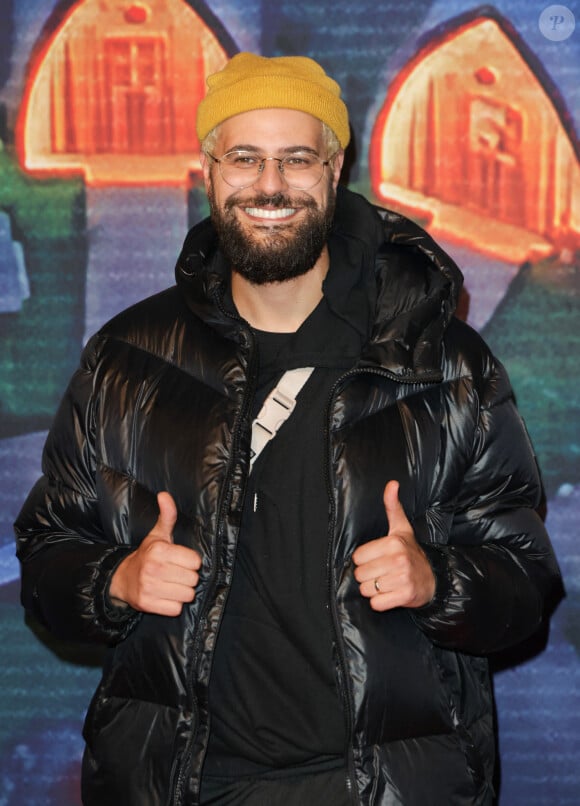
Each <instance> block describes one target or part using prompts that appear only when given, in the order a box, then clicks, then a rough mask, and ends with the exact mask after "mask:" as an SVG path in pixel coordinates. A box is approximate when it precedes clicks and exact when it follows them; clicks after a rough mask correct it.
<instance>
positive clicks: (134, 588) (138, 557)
mask: <svg viewBox="0 0 580 806" xmlns="http://www.w3.org/2000/svg"><path fill="white" fill-rule="evenodd" d="M157 503H158V504H159V517H158V518H157V523H156V524H155V526H154V527H153V529H152V530H151V531H150V532H149V534H148V535H147V537H145V538H144V540H143V541H142V543H141V545H140V546H139V548H137V549H136V550H135V551H134V552H133V553H132V554H129V556H128V557H126V558H125V559H124V560H123V562H122V563H121V564H120V565H119V566H118V568H117V569H116V571H115V573H114V574H113V577H112V579H111V584H110V587H109V595H110V597H111V599H112V601H113V602H114V603H115V604H120V605H124V604H129V605H131V607H133V608H134V609H135V610H141V611H142V612H144V613H156V614H157V615H159V616H178V615H179V614H180V613H181V610H182V607H183V605H184V603H185V602H192V601H193V599H194V597H195V587H196V585H197V583H198V581H199V574H198V571H199V569H200V568H201V557H200V556H199V554H198V553H197V551H194V550H193V549H190V548H187V547H186V546H176V545H175V544H174V543H173V527H174V526H175V522H176V520H177V507H176V506H175V501H174V500H173V498H172V497H171V495H170V494H169V493H166V492H162V493H159V494H158V496H157Z"/></svg>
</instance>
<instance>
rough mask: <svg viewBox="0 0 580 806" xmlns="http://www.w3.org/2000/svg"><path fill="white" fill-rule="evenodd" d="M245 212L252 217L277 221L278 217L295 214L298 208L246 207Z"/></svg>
mask: <svg viewBox="0 0 580 806" xmlns="http://www.w3.org/2000/svg"><path fill="white" fill-rule="evenodd" d="M244 212H245V213H246V215H249V216H252V218H264V219H268V220H269V221H276V220H278V219H281V218H288V216H291V215H294V213H295V212H296V208H294V207H280V208H278V209H276V210H267V209H266V208H264V207H244Z"/></svg>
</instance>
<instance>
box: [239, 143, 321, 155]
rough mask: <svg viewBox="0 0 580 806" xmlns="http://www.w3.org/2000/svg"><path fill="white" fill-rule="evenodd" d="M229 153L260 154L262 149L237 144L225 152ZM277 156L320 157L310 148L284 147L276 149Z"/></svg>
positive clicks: (315, 150)
mask: <svg viewBox="0 0 580 806" xmlns="http://www.w3.org/2000/svg"><path fill="white" fill-rule="evenodd" d="M230 151H253V152H254V153H255V154H261V153H262V149H261V148H258V146H254V145H251V144H249V143H237V144H236V145H234V146H231V148H228V150H227V151H226V152H225V153H226V154H229V153H230ZM278 153H279V154H298V153H300V154H304V153H306V154H314V156H315V157H318V156H320V155H319V152H318V150H317V149H316V148H312V146H286V147H285V148H279V149H278Z"/></svg>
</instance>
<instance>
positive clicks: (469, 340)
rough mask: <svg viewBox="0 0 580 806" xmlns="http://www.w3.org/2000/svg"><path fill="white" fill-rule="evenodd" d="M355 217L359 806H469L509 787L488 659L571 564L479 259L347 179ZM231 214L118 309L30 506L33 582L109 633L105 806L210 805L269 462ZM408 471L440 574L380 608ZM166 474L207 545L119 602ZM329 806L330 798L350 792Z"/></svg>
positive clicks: (334, 412) (352, 622)
mask: <svg viewBox="0 0 580 806" xmlns="http://www.w3.org/2000/svg"><path fill="white" fill-rule="evenodd" d="M337 226H338V227H340V228H341V230H342V231H343V233H346V234H348V237H349V238H352V239H353V242H357V243H359V244H360V243H361V242H363V243H365V244H366V247H365V249H366V254H367V260H368V261H369V265H370V266H372V265H373V263H374V264H375V265H376V271H375V272H374V277H375V281H376V288H373V289H371V291H372V294H373V295H374V298H375V307H376V319H375V323H374V327H373V332H372V337H371V338H370V340H369V342H368V344H367V347H366V349H365V351H364V354H363V355H362V357H361V360H360V362H359V364H358V365H357V366H356V367H354V368H353V369H352V370H351V371H350V372H348V373H347V374H346V375H345V376H344V377H343V378H342V379H341V380H340V381H339V382H338V384H337V385H336V387H335V389H334V393H333V396H332V400H331V403H330V406H329V410H328V432H327V434H326V439H327V449H328V467H327V473H328V483H329V490H332V494H331V501H330V504H331V506H330V512H331V546H330V553H329V556H330V557H331V568H330V569H329V591H330V597H331V601H330V607H331V612H332V613H333V618H334V623H335V628H336V638H337V646H338V660H337V680H338V684H339V687H340V691H341V693H342V696H343V698H344V703H345V719H346V722H347V732H348V735H349V751H348V761H349V769H350V784H351V787H352V794H353V803H356V804H359V805H361V806H362V804H381V806H387V805H388V806H394V805H395V804H402V805H403V804H404V806H429V805H432V806H467V804H469V805H470V806H472V805H473V804H483V803H488V802H489V801H490V798H491V783H490V782H491V777H492V764H493V755H494V749H493V726H492V704H491V692H490V684H489V679H488V667H487V661H486V660H485V659H484V658H483V657H482V656H484V655H486V654H488V653H492V652H494V651H495V650H499V649H501V648H502V647H506V646H507V645H510V644H513V643H516V642H518V641H520V640H521V639H523V638H524V637H526V636H527V635H528V634H530V633H531V632H532V631H534V630H535V629H536V628H537V627H538V625H539V624H540V623H541V620H542V617H543V616H542V614H543V609H544V600H545V597H546V595H547V594H548V592H549V591H550V590H551V588H552V586H553V585H554V584H555V582H556V581H557V579H558V569H557V565H556V562H555V559H554V557H553V554H552V550H551V548H550V543H549V540H548V538H547V536H546V534H545V531H544V528H543V525H542V523H541V521H540V519H539V518H538V516H537V515H536V514H535V512H534V507H535V506H536V505H537V503H538V498H539V495H540V483H539V479H538V474H537V469H536V464H535V460H534V456H533V453H532V450H531V447H530V444H529V441H528V438H527V436H526V432H525V430H524V427H523V425H522V423H521V421H520V418H519V416H518V414H517V412H516V409H515V406H514V402H513V399H512V393H511V390H510V387H509V383H508V380H507V378H506V376H505V373H504V371H503V369H502V367H501V365H499V364H498V362H497V361H496V360H495V359H494V357H493V356H492V355H491V354H490V352H489V350H488V349H487V348H486V346H485V345H484V344H483V343H482V341H481V339H480V338H479V336H478V335H477V334H476V333H474V332H473V331H472V330H471V329H470V328H469V327H467V326H466V325H464V324H462V323H460V322H459V321H457V320H456V319H454V318H453V310H454V306H455V302H456V296H457V293H458V290H459V283H460V280H461V276H460V274H459V272H458V270H457V269H456V268H455V267H454V266H453V264H452V263H451V261H449V259H448V258H447V257H446V256H445V255H444V254H443V253H442V252H441V251H440V250H439V249H438V248H437V246H436V245H435V244H434V243H433V242H432V241H431V239H430V238H429V236H427V235H426V234H425V233H424V232H423V231H422V230H421V229H419V228H418V227H416V226H415V225H414V224H412V223H411V222H410V221H407V220H406V219H404V218H401V217H400V216H398V215H396V214H393V213H389V212H385V211H381V212H379V211H377V210H376V209H375V208H373V207H372V206H371V205H369V204H368V203H367V202H366V201H365V200H363V199H362V198H361V197H359V196H356V195H354V194H352V193H350V192H348V191H344V190H341V191H340V192H339V200H338V207H337ZM213 248H214V233H213V229H212V227H211V225H210V224H209V223H208V222H205V223H202V224H201V225H199V226H198V227H196V228H194V229H193V230H192V231H191V232H190V234H189V235H188V238H187V240H186V243H185V246H184V250H183V252H182V255H181V258H180V261H179V263H178V267H177V286H176V287H174V288H171V289H169V290H167V291H166V292H164V293H162V294H159V295H157V296H155V297H153V298H151V299H149V300H146V301H144V302H143V303H140V304H139V305H137V306H135V307H133V308H132V309H130V310H129V311H127V312H125V313H123V314H121V315H120V316H118V317H117V318H115V319H114V320H113V321H112V322H111V323H109V324H108V325H106V326H105V327H104V328H103V329H102V330H101V332H100V333H98V334H97V335H96V336H95V337H94V338H93V339H92V340H91V342H90V343H89V344H88V345H87V348H86V350H85V351H84V355H83V358H82V364H81V367H80V369H79V370H78V372H77V373H76V374H75V376H74V377H73V379H72V382H71V384H70V387H69V389H68V391H67V392H66V395H65V396H64V399H63V402H62V404H61V407H60V409H59V412H58V414H57V416H56V420H55V422H54V425H53V428H52V430H51V432H50V434H49V437H48V441H47V444H46V448H45V453H44V459H43V472H44V476H43V477H42V479H41V480H40V481H39V482H38V484H37V485H36V486H35V488H34V489H33V490H32V492H31V494H30V496H29V498H28V500H27V502H26V503H25V505H24V507H23V510H22V512H21V514H20V516H19V518H18V521H17V524H16V529H17V534H18V539H19V550H18V554H19V558H20V560H21V562H22V598H23V602H24V605H25V606H26V608H28V609H29V610H31V611H32V612H33V613H34V614H35V615H36V617H37V618H39V619H40V620H41V621H42V622H43V623H44V624H45V625H47V626H48V627H49V628H50V629H51V630H52V631H53V632H54V633H55V634H57V635H59V636H63V637H66V638H69V639H73V640H80V641H87V640H92V641H98V642H106V643H108V644H109V645H110V649H109V652H108V659H107V662H106V665H105V670H104V676H103V680H102V683H101V685H100V687H99V690H98V691H97V694H96V695H95V698H94V699H93V702H92V704H91V707H90V709H89V713H88V716H87V720H86V725H85V739H86V742H87V750H86V755H85V761H84V790H83V797H84V802H85V803H86V804H90V806H102V804H104V803H110V804H114V806H167V805H168V804H172V805H174V806H177V804H188V806H190V804H195V803H196V802H197V791H198V786H199V779H200V768H201V764H202V759H203V754H204V746H205V742H206V740H207V736H208V713H207V700H208V696H207V695H208V679H209V675H210V667H211V657H212V650H213V647H214V644H215V639H216V631H217V628H218V624H219V620H220V614H221V612H222V608H223V605H224V602H225V599H226V596H227V592H228V587H229V585H230V582H231V578H232V572H233V567H234V558H235V546H236V536H237V531H238V527H239V523H240V513H241V509H242V503H243V498H244V486H245V479H246V474H247V471H248V449H249V433H250V421H249V411H250V401H251V397H252V389H253V383H254V380H255V356H254V351H253V345H252V336H251V332H250V331H249V329H248V328H247V327H246V326H245V324H244V323H243V322H241V321H240V320H239V319H236V318H235V317H233V316H231V315H229V314H228V313H227V312H226V311H225V309H224V307H223V305H222V302H221V300H222V295H223V287H224V279H223V277H221V276H220V275H219V274H215V273H213V272H212V268H211V267H212V265H213V264H212V261H211V251H212V249H213ZM391 478H394V479H398V480H399V481H400V483H401V497H402V501H403V504H404V507H405V509H406V512H407V515H408V517H409V518H410V520H411V521H412V523H413V525H414V528H415V530H416V534H417V536H418V538H419V539H420V540H421V541H422V543H423V545H424V547H425V551H426V552H427V555H428V557H429V559H430V561H431V562H432V565H433V568H434V571H435V574H436V579H437V591H436V596H435V599H434V601H433V602H432V603H430V604H429V605H428V606H426V607H424V608H422V609H420V610H417V611H412V610H406V609H397V610H394V611H391V612H387V613H376V612H373V611H371V609H370V608H369V605H368V602H367V601H366V600H364V599H363V598H362V597H361V596H360V594H359V592H358V586H357V584H356V582H355V580H354V578H353V567H352V561H351V556H352V553H353V551H354V549H355V548H356V546H357V545H359V544H360V543H362V542H365V541H367V540H369V539H371V538H374V537H378V536H380V535H382V534H385V533H386V530H387V524H386V523H385V514H384V510H383V508H382V503H381V502H382V490H383V487H384V485H385V482H386V481H387V480H388V479H391ZM159 490H168V491H169V492H170V493H171V494H172V495H173V497H174V498H175V500H176V503H177V506H178V510H179V518H178V523H177V526H176V529H175V540H176V542H178V543H182V544H184V545H187V546H191V547H193V548H196V549H197V550H198V551H199V552H200V553H201V555H202V557H203V570H202V575H201V581H200V583H199V587H198V590H197V596H196V598H195V601H194V603H193V604H192V605H191V606H186V607H185V608H184V610H183V613H182V615H181V616H180V617H177V618H166V617H161V616H154V615H142V614H139V613H136V612H133V611H131V610H129V611H128V612H127V611H123V612H119V611H117V610H115V609H114V608H112V607H111V606H110V605H109V603H108V602H107V597H106V590H107V583H108V580H109V579H110V576H111V573H112V572H113V570H114V569H115V567H116V566H117V564H118V563H119V562H120V561H121V560H122V559H123V558H124V557H125V556H126V555H127V553H128V552H130V551H131V550H132V549H133V548H134V547H135V546H136V545H137V544H138V543H139V542H140V541H141V540H142V539H143V538H144V537H145V535H146V534H147V533H148V531H149V530H150V529H151V527H152V526H153V524H154V522H155V520H156V517H157V508H156V499H155V494H156V492H157V491H159ZM329 806H330V804H329Z"/></svg>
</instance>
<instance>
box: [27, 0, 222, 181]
mask: <svg viewBox="0 0 580 806" xmlns="http://www.w3.org/2000/svg"><path fill="white" fill-rule="evenodd" d="M227 58H228V56H227V54H226V52H225V49H224V47H223V46H222V45H221V44H220V42H219V41H218V38H217V35H216V34H215V33H214V32H213V31H212V30H211V29H210V28H209V26H208V25H207V23H206V22H205V21H204V20H203V19H202V18H201V17H200V16H199V15H198V14H197V13H196V12H195V11H194V10H193V9H192V8H191V7H190V6H189V5H188V4H187V3H185V2H183V0H146V2H145V1H144V0H143V1H142V0H139V2H131V0H126V2H122V1H121V2H119V0H82V2H77V3H75V4H73V5H72V6H71V7H70V8H68V10H67V11H66V12H65V13H61V14H60V15H59V16H58V17H57V19H56V21H53V30H51V31H49V34H48V35H47V36H46V37H45V38H44V41H43V42H42V43H41V44H40V45H39V47H38V48H37V49H36V51H35V53H34V55H33V57H32V60H31V64H30V69H29V75H28V81H27V88H26V94H25V98H24V101H23V103H22V107H21V111H20V118H19V121H18V126H17V145H18V151H19V156H20V161H21V164H22V165H23V167H24V169H25V170H27V171H29V172H31V173H45V174H46V173H48V174H56V173H63V172H66V173H70V172H71V171H74V172H77V171H81V172H83V173H84V175H85V177H86V181H87V182H88V183H89V184H124V183H131V184H133V183H142V182H147V183H151V182H156V181H157V182H163V183H166V182H173V183H182V182H184V181H185V178H186V177H187V175H188V173H189V172H190V171H191V170H196V169H198V168H199V143H198V142H197V138H196V134H195V113H196V108H197V105H198V103H199V101H200V100H201V98H203V96H204V94H205V77H206V75H207V74H208V73H211V72H214V71H215V70H219V69H220V68H221V67H222V66H223V65H224V64H225V63H226V61H227Z"/></svg>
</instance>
